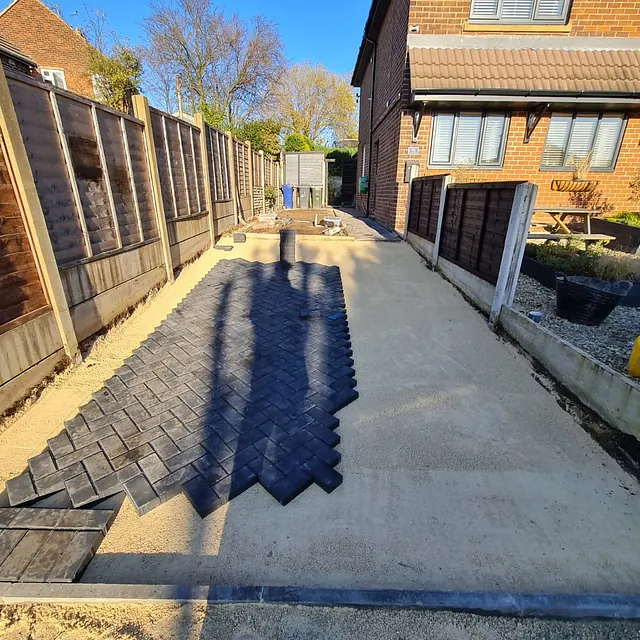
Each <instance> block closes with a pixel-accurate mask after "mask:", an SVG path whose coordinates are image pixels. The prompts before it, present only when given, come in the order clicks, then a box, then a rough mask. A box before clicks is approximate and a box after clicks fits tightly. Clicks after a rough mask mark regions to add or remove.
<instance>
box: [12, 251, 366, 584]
mask: <svg viewBox="0 0 640 640" xmlns="http://www.w3.org/2000/svg"><path fill="white" fill-rule="evenodd" d="M353 365H354V362H353V360H352V350H351V343H350V335H349V328H348V323H347V315H346V307H345V300H344V293H343V290H342V282H341V278H340V270H339V268H338V267H331V266H325V265H319V264H310V263H300V262H298V263H295V264H293V265H290V266H288V267H287V266H285V265H281V264H280V263H271V264H263V263H256V262H248V261H246V260H241V259H237V260H223V261H221V262H220V263H218V264H217V265H216V267H215V268H214V269H213V270H212V271H210V272H209V274H208V275H207V276H205V278H203V280H202V281H201V282H200V283H199V284H198V285H197V286H196V287H195V288H194V289H193V290H192V291H191V292H190V293H189V294H188V295H187V296H186V298H185V299H184V300H183V301H182V302H181V303H180V304H179V305H178V306H177V307H176V308H175V310H174V311H173V312H172V313H171V314H170V315H169V316H168V317H167V318H166V319H165V320H164V321H163V322H162V323H161V325H160V326H159V327H158V328H157V329H156V330H155V331H154V332H153V333H151V334H150V335H149V336H148V337H147V339H146V340H145V341H144V342H142V343H141V345H140V346H139V348H138V349H137V350H136V351H135V352H134V354H133V355H132V356H131V357H129V358H128V359H127V360H125V363H124V365H123V366H122V367H120V368H119V369H118V370H117V371H116V372H115V375H114V376H113V377H112V378H110V379H109V380H107V381H106V382H105V384H104V387H103V388H102V389H101V390H100V391H98V392H97V393H95V394H93V397H92V399H91V400H90V401H89V402H88V403H87V404H85V405H84V406H83V407H81V408H80V410H79V412H78V414H77V415H76V416H75V417H74V418H72V419H71V420H69V421H67V422H66V423H65V428H64V430H63V431H62V432H61V433H60V434H58V435H57V436H55V437H54V438H51V439H50V440H49V441H48V446H47V449H46V450H45V451H43V452H42V453H41V454H39V455H37V456H35V457H33V458H31V459H30V460H29V461H28V468H27V469H26V470H25V471H24V472H23V473H22V474H21V475H19V476H17V477H16V478H12V479H10V480H8V481H7V483H6V489H7V497H8V502H9V504H10V505H11V507H19V506H21V505H28V507H31V508H21V509H16V508H8V509H0V581H2V580H4V581H7V580H9V581H14V580H18V579H21V580H34V581H47V580H48V581H64V580H67V579H69V576H71V574H72V573H73V574H74V577H75V576H76V575H77V574H78V573H79V572H80V571H81V570H82V568H83V567H84V566H85V565H86V561H88V560H87V557H89V558H90V557H91V556H92V555H93V553H94V552H95V549H97V546H98V545H99V544H100V542H101V540H102V537H103V536H104V533H105V532H106V524H105V525H104V526H102V528H100V527H98V526H97V525H96V524H95V521H96V520H100V519H102V520H104V519H106V521H108V520H109V516H108V515H104V514H105V513H108V514H111V515H112V516H113V517H115V515H114V514H115V511H113V510H105V511H102V512H101V511H98V510H97V509H94V510H92V509H91V507H92V506H95V505H99V504H100V501H104V500H105V499H107V498H109V497H110V496H114V495H118V494H122V492H124V493H125V494H126V496H127V497H128V498H129V499H130V500H131V502H132V503H133V505H134V507H135V509H136V511H137V513H138V514H139V515H143V514H145V513H147V512H148V511H150V510H152V509H154V508H155V507H157V506H158V505H160V504H161V503H162V502H164V501H166V500H168V499H170V498H171V497H173V496H175V495H176V494H177V493H179V492H181V491H182V492H184V494H185V495H186V497H187V498H188V499H189V500H190V502H191V503H192V505H193V506H194V508H195V509H196V510H197V512H198V513H199V514H200V515H201V516H202V517H205V516H207V515H209V514H210V513H212V512H213V511H215V510H216V509H218V508H220V507H221V506H222V505H224V504H225V503H227V502H228V501H230V500H232V499H233V498H234V497H235V496H237V495H239V494H240V493H242V492H243V491H245V490H246V489H248V488H249V487H251V486H253V485H254V484H256V483H259V484H260V485H262V486H263V487H264V489H266V490H267V491H268V492H269V493H270V494H271V495H272V496H273V497H274V498H275V499H276V500H277V501H278V502H279V503H280V504H282V505H286V504H287V503H288V502H290V501H291V500H293V499H294V498H295V497H296V496H298V495H299V494H300V493H301V492H302V491H304V490H305V489H306V488H308V487H309V486H310V485H311V484H313V483H316V484H317V485H319V486H320V487H321V488H322V489H324V490H325V491H326V492H327V493H330V492H332V491H333V490H334V489H335V488H336V487H338V486H339V485H340V484H341V482H342V476H341V475H340V473H339V472H338V471H336V469H335V467H336V466H337V465H338V463H339V462H340V453H339V452H338V451H336V449H335V447H336V445H338V443H339V442H340V436H339V435H338V434H337V433H336V432H335V429H336V428H337V427H338V424H339V422H338V419H337V418H336V417H335V416H334V414H335V413H336V412H337V411H339V410H340V409H341V408H343V407H344V406H346V405H347V404H349V403H350V402H352V401H353V400H355V399H356V398H357V397H358V394H357V392H356V391H355V389H354V387H355V386H356V381H355V377H354V376H355V371H354V369H353ZM52 495H56V496H58V495H61V496H64V500H65V501H67V502H69V506H72V507H73V509H71V510H70V509H49V508H38V505H40V504H41V503H43V500H44V501H45V504H46V500H47V496H52ZM56 512H60V513H56ZM63 512H64V513H63ZM82 512H86V513H88V514H94V515H93V516H89V515H84V516H82V517H84V518H85V521H86V522H89V521H90V522H91V523H92V526H86V527H85V529H82V530H78V529H77V528H75V529H74V528H73V527H70V525H69V523H70V522H75V521H74V520H73V518H74V517H79V516H73V514H74V513H75V514H80V513H82ZM101 513H102V514H103V515H95V514H101ZM58 516H60V517H59V518H58ZM91 518H93V520H92V519H91ZM102 520H100V522H102ZM16 523H17V524H16ZM74 545H75V546H74ZM67 548H68V549H69V552H68V553H67V552H64V550H65V549H67ZM50 550H54V552H53V553H49V551H50ZM60 551H62V556H61V554H60V553H59V552H60ZM52 556H54V557H56V558H58V560H59V561H60V562H62V559H64V560H65V562H66V564H65V567H64V568H60V567H59V566H57V565H55V564H52V563H53V560H52V559H51V557H52ZM61 558H62V559H61ZM50 565H51V566H50ZM74 572H75V573H74Z"/></svg>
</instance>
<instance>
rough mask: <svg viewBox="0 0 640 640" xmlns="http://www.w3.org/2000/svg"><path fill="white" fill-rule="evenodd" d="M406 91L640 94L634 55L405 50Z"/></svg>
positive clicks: (638, 55) (639, 55) (639, 67)
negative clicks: (408, 77) (408, 87)
mask: <svg viewBox="0 0 640 640" xmlns="http://www.w3.org/2000/svg"><path fill="white" fill-rule="evenodd" d="M409 60H410V65H411V89H412V90H413V91H428V90H438V91H442V92H448V91H452V92H455V91H461V90H473V89H478V90H481V91H496V92H499V91H505V90H512V91H514V90H517V91H550V92H556V91H563V92H581V91H586V92H606V93H634V92H640V51H631V50H625V51H613V50H599V51H580V50H559V49H432V48H426V47H411V48H410V50H409Z"/></svg>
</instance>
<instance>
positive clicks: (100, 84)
mask: <svg viewBox="0 0 640 640" xmlns="http://www.w3.org/2000/svg"><path fill="white" fill-rule="evenodd" d="M89 73H90V74H91V78H92V80H93V87H94V91H95V93H96V98H97V99H98V100H100V102H102V103H104V104H106V105H108V106H110V107H113V108H114V109H120V111H126V112H131V111H132V110H133V104H132V100H131V97H132V96H134V95H136V94H138V93H140V82H141V80H142V62H141V60H140V56H139V55H138V52H137V51H136V50H135V49H133V48H131V47H127V46H124V45H121V44H116V45H114V47H113V49H112V51H111V53H110V54H104V53H101V52H100V51H98V50H97V49H93V50H92V51H91V52H90V53H89Z"/></svg>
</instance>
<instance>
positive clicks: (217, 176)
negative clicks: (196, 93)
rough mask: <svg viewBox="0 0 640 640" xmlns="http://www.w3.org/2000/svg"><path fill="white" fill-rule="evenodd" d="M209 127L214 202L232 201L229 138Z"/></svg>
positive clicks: (208, 136)
mask: <svg viewBox="0 0 640 640" xmlns="http://www.w3.org/2000/svg"><path fill="white" fill-rule="evenodd" d="M206 127H207V160H208V162H209V175H210V176H211V200H212V202H226V201H228V200H231V187H230V182H229V174H230V167H229V154H228V143H227V137H226V136H225V134H224V133H222V132H221V131H217V130H216V129H214V128H213V127H210V126H209V125H206Z"/></svg>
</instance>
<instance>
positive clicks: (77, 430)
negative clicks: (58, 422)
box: [64, 414, 89, 438]
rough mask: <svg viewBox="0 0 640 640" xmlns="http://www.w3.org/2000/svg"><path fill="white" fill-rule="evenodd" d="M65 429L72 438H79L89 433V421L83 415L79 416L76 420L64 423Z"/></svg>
mask: <svg viewBox="0 0 640 640" xmlns="http://www.w3.org/2000/svg"><path fill="white" fill-rule="evenodd" d="M64 428H65V429H66V430H67V433H68V434H69V436H70V437H71V438H79V437H80V436H84V435H86V434H87V433H89V427H88V426H87V421H86V420H85V419H84V416H83V415H82V414H78V415H77V416H76V417H75V418H72V419H71V420H67V421H66V422H65V423H64Z"/></svg>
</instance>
